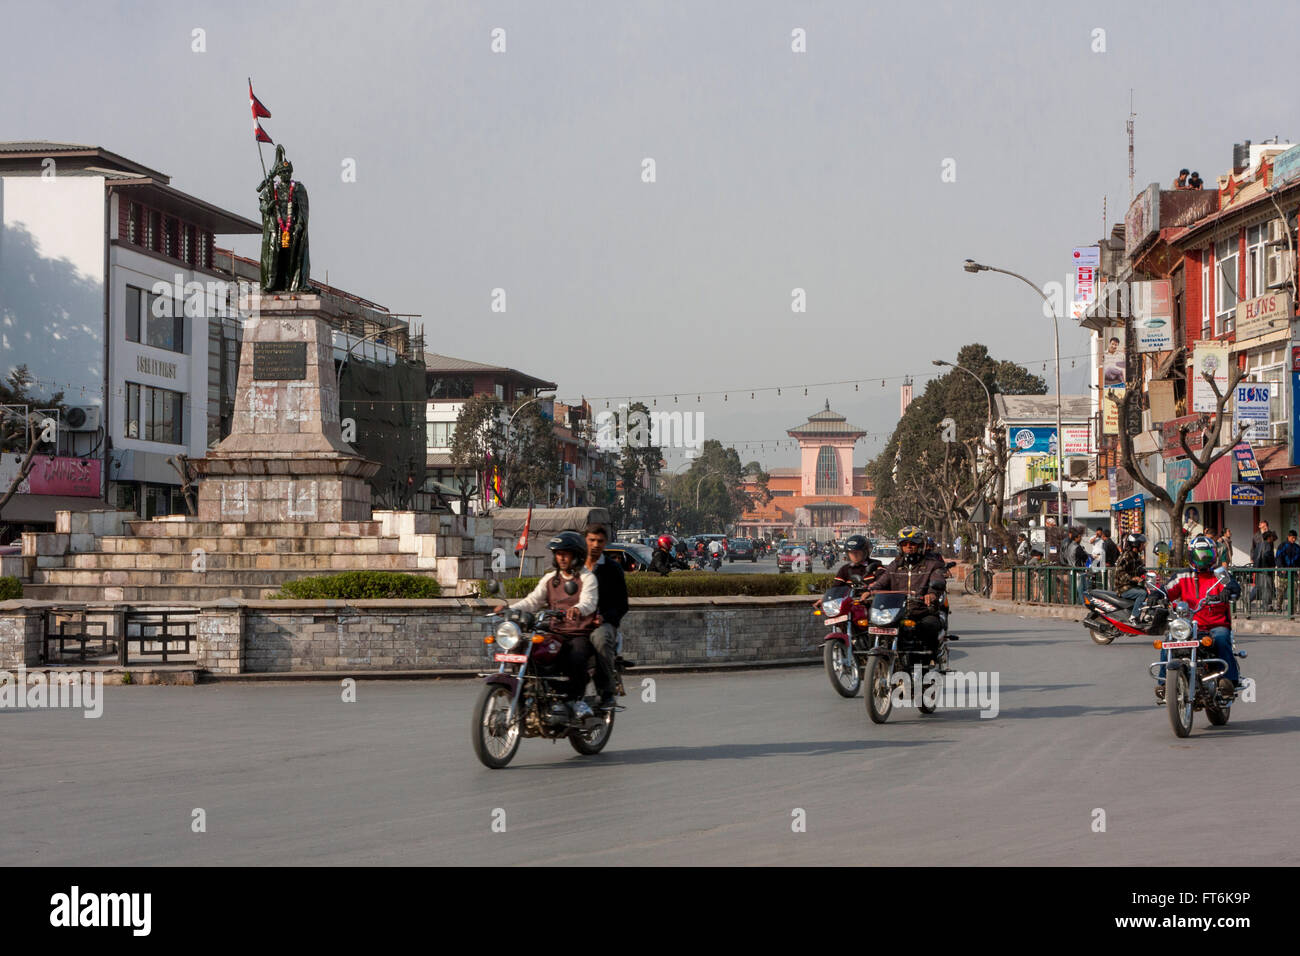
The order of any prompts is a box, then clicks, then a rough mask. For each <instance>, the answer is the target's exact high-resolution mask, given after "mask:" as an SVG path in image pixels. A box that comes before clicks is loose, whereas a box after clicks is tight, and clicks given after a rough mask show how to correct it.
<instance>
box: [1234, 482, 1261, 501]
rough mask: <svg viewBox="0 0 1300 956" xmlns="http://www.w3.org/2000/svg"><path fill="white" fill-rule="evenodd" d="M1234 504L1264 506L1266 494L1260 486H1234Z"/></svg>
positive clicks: (1235, 484)
mask: <svg viewBox="0 0 1300 956" xmlns="http://www.w3.org/2000/svg"><path fill="white" fill-rule="evenodd" d="M1232 503H1233V504H1234V505H1262V504H1263V503H1264V492H1263V490H1262V489H1261V488H1260V487H1259V486H1258V485H1239V484H1237V483H1236V482H1234V483H1233V485H1232Z"/></svg>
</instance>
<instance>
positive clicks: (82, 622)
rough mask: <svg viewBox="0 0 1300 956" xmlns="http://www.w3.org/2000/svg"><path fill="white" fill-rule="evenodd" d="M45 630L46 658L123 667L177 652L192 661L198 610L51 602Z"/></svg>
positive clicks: (170, 659) (167, 660) (167, 658)
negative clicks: (53, 604)
mask: <svg viewBox="0 0 1300 956" xmlns="http://www.w3.org/2000/svg"><path fill="white" fill-rule="evenodd" d="M42 632H43V633H42V642H41V655H40V660H41V663H43V664H48V665H60V664H70V663H73V662H75V663H78V664H87V663H90V664H99V665H117V666H119V667H125V666H127V665H128V664H130V663H131V662H132V660H134V661H135V662H136V663H143V662H144V661H147V660H148V659H150V658H153V659H156V660H158V661H159V662H160V663H163V664H171V663H177V662H178V661H177V659H178V658H180V659H181V660H184V661H187V662H188V661H192V660H194V659H195V655H196V648H195V642H196V641H197V637H198V611H197V610H194V609H184V608H149V609H146V608H130V607H118V608H87V607H82V606H75V605H74V606H65V607H52V608H49V609H48V610H46V612H45V614H44V627H43V628H42ZM70 645H71V646H70ZM132 645H135V646H134V648H133V647H132ZM142 659H143V660H142Z"/></svg>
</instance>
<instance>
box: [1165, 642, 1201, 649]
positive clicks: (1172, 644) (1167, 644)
mask: <svg viewBox="0 0 1300 956" xmlns="http://www.w3.org/2000/svg"><path fill="white" fill-rule="evenodd" d="M1160 646H1161V647H1163V648H1165V649H1166V650H1168V649H1169V648H1171V647H1200V646H1201V642H1200V641H1162V642H1161V644H1160Z"/></svg>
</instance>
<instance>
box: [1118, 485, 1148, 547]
mask: <svg viewBox="0 0 1300 956" xmlns="http://www.w3.org/2000/svg"><path fill="white" fill-rule="evenodd" d="M1110 510H1111V512H1112V514H1113V515H1114V517H1115V535H1116V536H1117V537H1119V538H1120V539H1121V540H1122V539H1123V536H1124V535H1126V534H1146V497H1145V496H1144V495H1142V494H1141V493H1139V494H1136V495H1130V496H1129V497H1127V498H1122V499H1120V500H1119V501H1117V502H1115V503H1114V504H1113V505H1111V506H1110Z"/></svg>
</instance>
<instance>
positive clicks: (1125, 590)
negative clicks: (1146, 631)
mask: <svg viewBox="0 0 1300 956" xmlns="http://www.w3.org/2000/svg"><path fill="white" fill-rule="evenodd" d="M1146 546H1147V536H1146V535H1144V534H1136V533H1134V534H1127V535H1125V536H1124V551H1123V553H1122V554H1121V555H1120V556H1119V560H1118V561H1116V562H1115V579H1114V582H1113V583H1114V585H1115V593H1116V594H1118V595H1119V596H1120V597H1122V598H1125V599H1126V600H1129V601H1132V602H1133V608H1132V610H1131V611H1130V612H1129V623H1130V624H1134V625H1136V624H1137V619H1138V615H1139V614H1140V613H1141V612H1142V604H1143V602H1144V601H1146V598H1147V589H1146V587H1145V586H1144V585H1143V583H1142V579H1143V577H1144V576H1145V575H1146V565H1145V562H1144V560H1143V559H1144V557H1145V554H1146Z"/></svg>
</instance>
